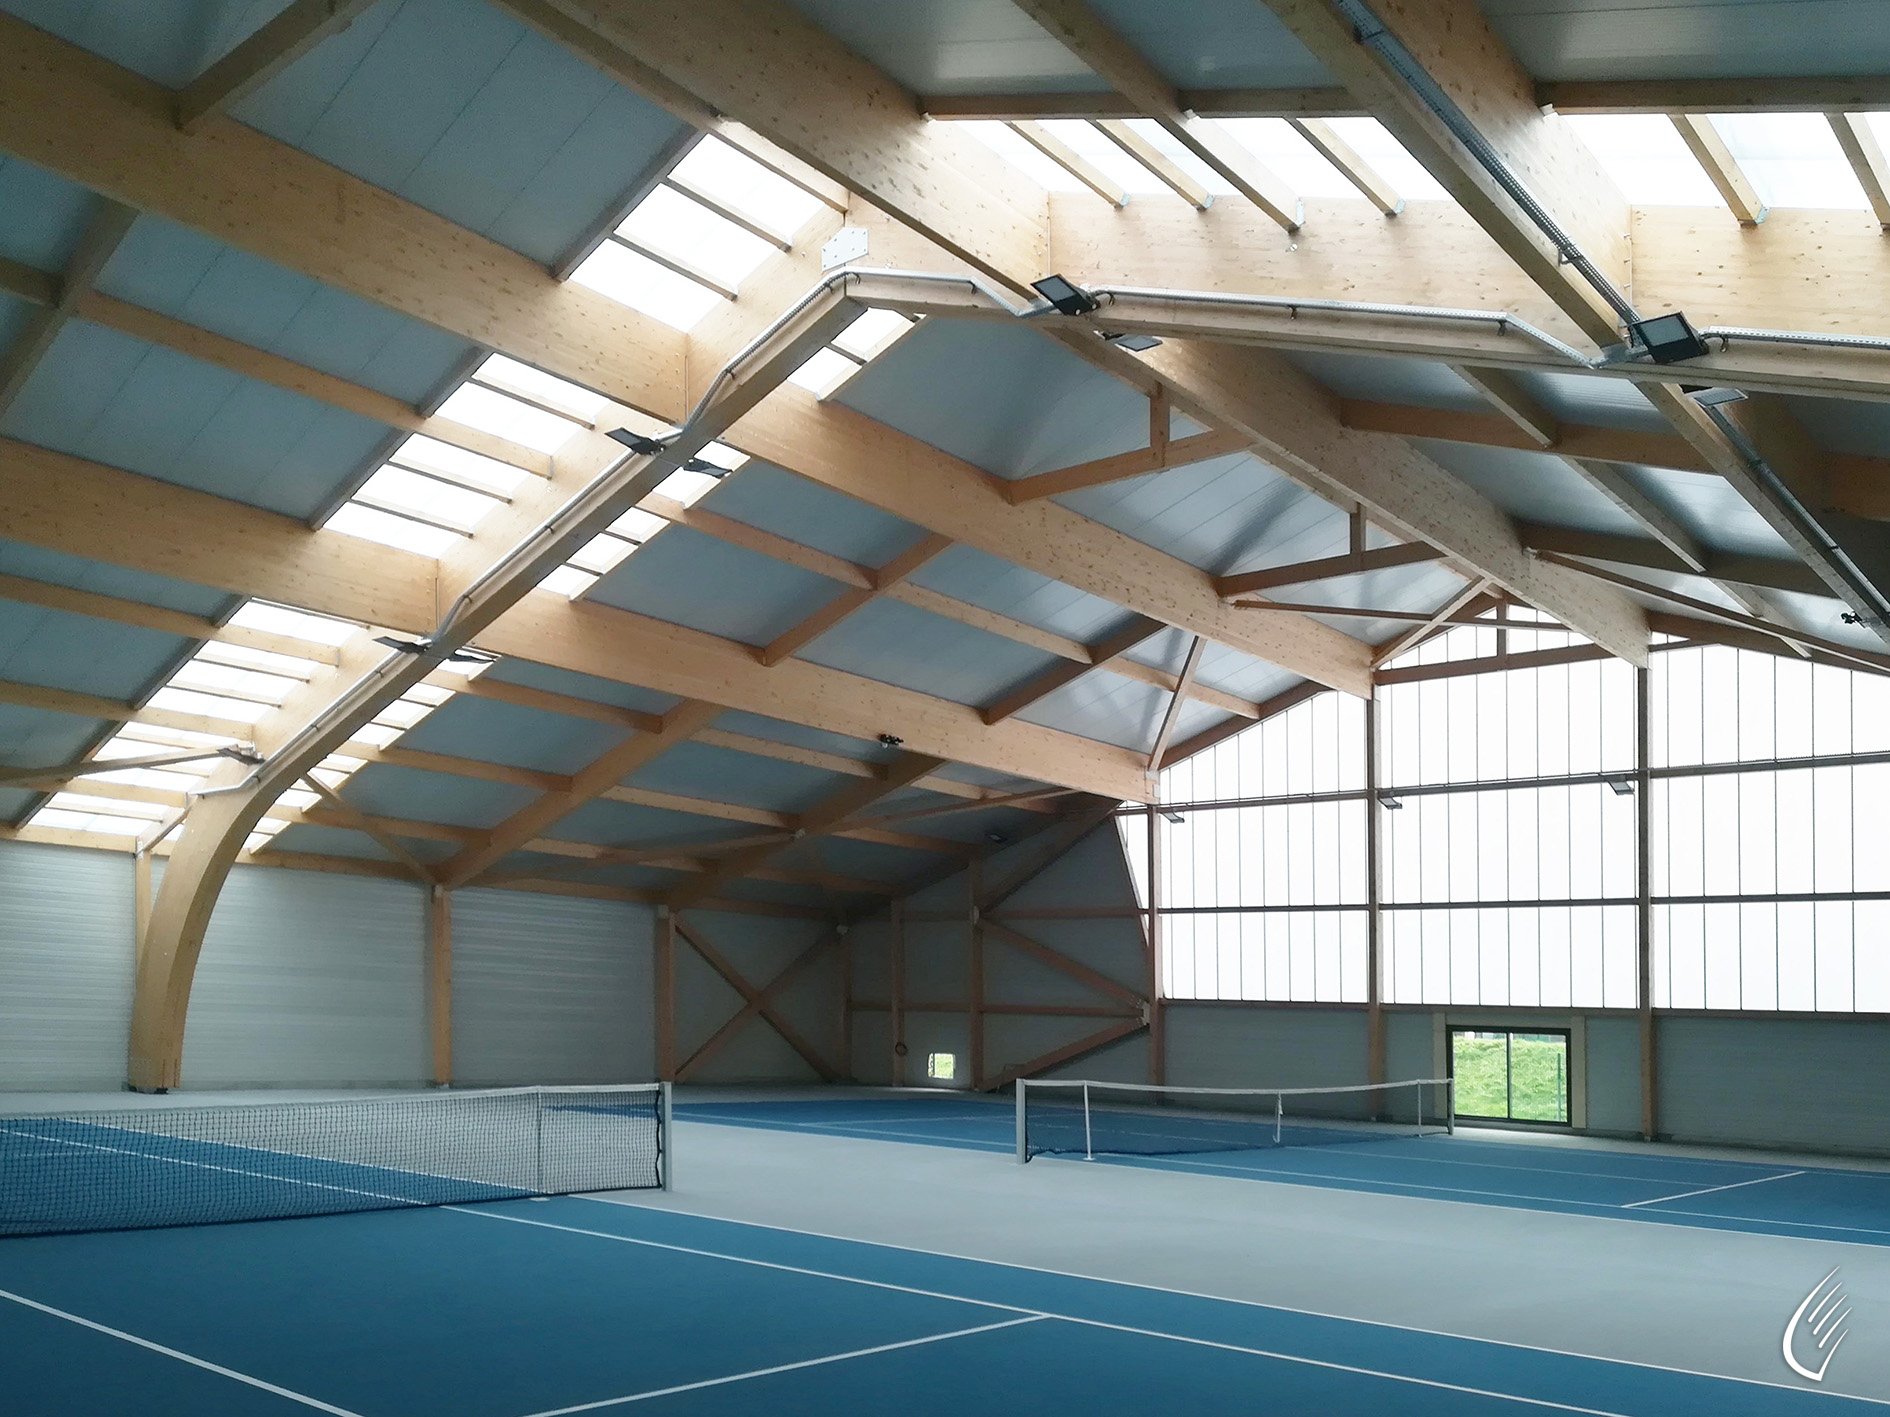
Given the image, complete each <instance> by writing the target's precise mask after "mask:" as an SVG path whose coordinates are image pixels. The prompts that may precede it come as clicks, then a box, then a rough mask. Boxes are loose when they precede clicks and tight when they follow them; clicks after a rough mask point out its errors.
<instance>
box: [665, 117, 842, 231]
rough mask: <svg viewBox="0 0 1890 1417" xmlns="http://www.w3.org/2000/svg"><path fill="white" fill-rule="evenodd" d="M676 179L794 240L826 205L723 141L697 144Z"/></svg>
mask: <svg viewBox="0 0 1890 1417" xmlns="http://www.w3.org/2000/svg"><path fill="white" fill-rule="evenodd" d="M672 175H673V176H675V177H677V178H679V179H680V180H681V181H683V182H686V183H687V184H688V185H690V186H691V187H695V188H697V189H699V190H700V191H702V192H704V193H706V194H707V195H709V196H712V197H714V198H715V200H716V201H718V202H720V203H722V204H723V205H724V206H727V207H732V208H734V209H735V210H736V211H738V212H740V213H741V214H742V215H743V216H745V217H748V218H750V219H751V220H753V221H755V222H756V223H758V224H759V225H761V226H764V227H766V228H767V229H768V230H770V231H777V232H779V233H781V235H782V236H784V237H791V236H793V235H794V233H795V232H797V231H799V230H800V229H801V228H802V227H803V226H805V225H806V224H807V223H808V221H809V220H810V219H811V218H812V217H813V215H814V213H815V212H817V211H819V210H820V208H821V206H822V203H821V202H820V200H819V199H818V198H816V197H813V196H810V195H809V194H808V193H806V192H803V191H802V190H801V189H800V188H799V187H796V186H795V185H794V184H793V183H792V182H790V181H788V180H787V179H786V178H785V177H782V176H781V175H780V174H779V173H776V172H771V171H769V170H768V169H767V168H765V167H763V166H762V165H761V164H760V163H758V162H756V161H755V160H754V159H753V158H751V157H747V156H745V155H743V154H742V153H739V152H737V151H736V150H735V149H734V148H732V147H730V146H729V145H728V144H727V143H725V142H723V141H722V140H721V139H720V138H713V137H710V138H704V139H703V140H702V141H701V142H699V143H697V144H696V145H695V147H693V148H691V149H690V150H689V154H688V156H686V157H685V158H683V160H682V161H681V162H679V163H677V164H676V166H675V169H674V171H673V174H672Z"/></svg>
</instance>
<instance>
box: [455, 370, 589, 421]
mask: <svg viewBox="0 0 1890 1417" xmlns="http://www.w3.org/2000/svg"><path fill="white" fill-rule="evenodd" d="M473 377H474V378H475V379H480V380H483V381H484V382H486V383H489V384H495V385H497V386H499V387H500V388H510V389H516V390H517V391H518V392H519V393H522V394H528V395H530V396H531V397H532V398H535V399H537V400H538V401H539V402H540V403H547V404H550V405H551V406H552V407H553V408H560V409H563V410H564V411H565V412H567V413H569V414H570V415H571V416H572V417H573V418H575V419H578V420H579V421H580V422H583V423H593V422H595V421H596V420H597V415H598V414H600V413H602V412H603V411H604V408H605V407H606V406H607V405H608V404H609V403H610V400H609V399H607V398H605V397H604V396H603V395H602V394H598V393H593V392H592V391H591V390H589V389H587V388H585V387H584V386H583V385H582V384H574V383H572V382H571V381H570V380H569V379H560V378H559V377H558V376H557V375H555V374H547V373H545V372H544V371H543V370H542V369H534V368H532V366H531V365H529V364H521V363H519V361H518V360H516V359H507V358H506V357H505V356H504V355H503V354H493V355H488V356H487V357H486V360H485V362H484V363H482V364H481V365H480V366H479V368H478V370H477V372H475V373H474V375H473Z"/></svg>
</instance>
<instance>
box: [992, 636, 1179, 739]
mask: <svg viewBox="0 0 1890 1417" xmlns="http://www.w3.org/2000/svg"><path fill="white" fill-rule="evenodd" d="M1164 628H1166V627H1165V626H1164V625H1163V624H1162V623H1161V621H1159V620H1152V619H1150V618H1149V617H1148V616H1146V615H1135V616H1131V617H1130V619H1129V622H1128V623H1127V624H1126V625H1124V626H1123V627H1122V628H1121V629H1120V630H1117V631H1115V632H1114V633H1113V634H1109V635H1105V636H1103V638H1102V639H1100V640H1097V641H1096V642H1095V643H1094V644H1092V645H1091V646H1089V659H1088V661H1087V662H1086V663H1078V664H1058V665H1053V666H1052V667H1051V668H1049V669H1046V670H1044V671H1043V672H1042V673H1041V674H1038V675H1036V676H1034V677H1033V678H1031V679H1028V680H1026V681H1025V682H1024V683H1022V684H1020V685H1019V686H1018V687H1017V688H1015V689H1013V690H1012V691H1011V692H1010V693H1008V694H1006V695H1004V696H1003V697H1002V698H1000V699H998V700H997V701H996V702H994V703H990V704H987V705H985V707H984V708H983V709H981V710H980V713H981V714H982V716H983V718H984V721H985V722H986V723H1002V722H1004V721H1005V720H1006V719H1008V718H1012V717H1014V716H1015V715H1017V714H1019V713H1022V712H1023V711H1024V710H1025V709H1027V708H1029V707H1030V706H1031V705H1032V704H1035V703H1039V702H1041V701H1042V700H1044V699H1047V698H1049V697H1050V695H1052V694H1054V693H1056V692H1057V691H1058V690H1059V689H1064V688H1068V687H1069V686H1070V685H1071V684H1074V683H1075V682H1076V681H1077V680H1078V679H1081V678H1082V677H1083V676H1084V675H1085V674H1087V673H1089V671H1090V670H1092V669H1104V668H1107V667H1108V666H1110V665H1111V664H1113V663H1115V661H1117V660H1119V659H1121V658H1122V657H1123V656H1125V655H1127V654H1128V652H1129V651H1130V650H1132V649H1134V648H1135V647H1136V646H1137V645H1139V644H1141V643H1142V642H1143V641H1145V640H1148V639H1150V638H1152V637H1154V636H1155V635H1159V634H1160V633H1161V632H1162V630H1163V629H1164Z"/></svg>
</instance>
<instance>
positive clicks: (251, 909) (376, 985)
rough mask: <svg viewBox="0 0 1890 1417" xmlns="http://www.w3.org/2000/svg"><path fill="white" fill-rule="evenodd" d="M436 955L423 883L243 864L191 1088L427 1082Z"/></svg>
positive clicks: (212, 943) (191, 1048) (217, 917)
mask: <svg viewBox="0 0 1890 1417" xmlns="http://www.w3.org/2000/svg"><path fill="white" fill-rule="evenodd" d="M425 954H426V898H425V896H424V895H423V894H422V893H421V891H420V889H419V887H417V886H413V885H409V884H407V883H406V882H403V881H390V880H382V879H380V878H377V877H372V876H344V875H327V874H323V873H318V872H314V871H285V870H280V869H274V868H270V867H264V866H239V867H237V868H236V869H235V870H233V871H231V872H230V878H229V880H228V882H227V883H226V884H225V885H224V887H223V893H222V895H220V896H219V897H218V899H217V906H216V911H215V913H214V914H213V915H212V916H211V917H210V929H209V932H208V933H207V934H206V935H205V937H204V946H203V954H202V956H201V958H200V959H199V960H198V963H197V978H196V983H195V986H194V987H193V988H192V990H191V997H190V1013H189V1016H188V1019H187V1021H186V1024H185V1031H184V1071H183V1078H184V1085H185V1086H186V1087H245V1086H274V1087H347V1086H402V1087H409V1086H414V1085H417V1084H419V1083H421V1082H423V1081H424V1080H425V1072H426V999H425Z"/></svg>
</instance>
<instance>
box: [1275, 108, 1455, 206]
mask: <svg viewBox="0 0 1890 1417" xmlns="http://www.w3.org/2000/svg"><path fill="white" fill-rule="evenodd" d="M1326 126H1327V127H1329V128H1330V129H1332V131H1333V132H1334V133H1336V134H1337V135H1338V136H1339V137H1340V138H1342V139H1344V140H1345V143H1346V146H1348V147H1349V148H1351V149H1352V151H1353V152H1355V153H1357V154H1358V155H1359V157H1360V158H1362V159H1363V160H1364V161H1365V162H1367V163H1369V164H1371V166H1372V167H1373V168H1374V169H1375V170H1376V171H1377V173H1378V175H1379V176H1380V177H1382V178H1384V179H1385V181H1387V182H1389V183H1390V184H1391V187H1392V190H1394V191H1395V192H1397V193H1398V195H1399V196H1401V197H1403V198H1404V199H1405V200H1406V201H1408V202H1443V201H1448V200H1449V199H1450V193H1448V192H1446V191H1445V190H1444V188H1443V186H1442V184H1440V183H1439V182H1438V180H1437V179H1436V178H1435V177H1433V176H1431V174H1430V173H1429V172H1427V171H1425V169H1424V164H1423V163H1421V162H1419V161H1418V160H1417V159H1416V158H1414V157H1412V156H1411V154H1410V152H1409V151H1408V150H1407V149H1406V148H1405V146H1404V144H1403V143H1401V142H1399V141H1398V140H1397V139H1396V138H1394V137H1393V136H1392V135H1391V130H1390V129H1389V128H1387V127H1385V125H1384V124H1383V123H1380V122H1379V121H1378V120H1377V119H1376V118H1328V119H1326ZM1293 136H1295V137H1298V136H1299V135H1298V134H1297V133H1295V134H1294V135H1293ZM1309 146H1310V145H1309ZM1351 190H1352V193H1353V194H1354V195H1357V193H1358V189H1357V188H1356V187H1354V188H1352V189H1351Z"/></svg>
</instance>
